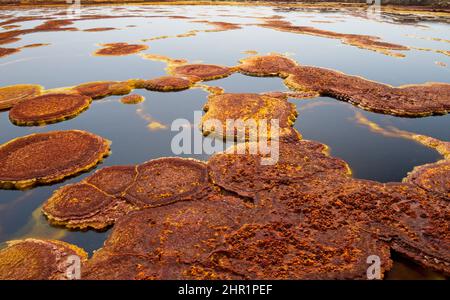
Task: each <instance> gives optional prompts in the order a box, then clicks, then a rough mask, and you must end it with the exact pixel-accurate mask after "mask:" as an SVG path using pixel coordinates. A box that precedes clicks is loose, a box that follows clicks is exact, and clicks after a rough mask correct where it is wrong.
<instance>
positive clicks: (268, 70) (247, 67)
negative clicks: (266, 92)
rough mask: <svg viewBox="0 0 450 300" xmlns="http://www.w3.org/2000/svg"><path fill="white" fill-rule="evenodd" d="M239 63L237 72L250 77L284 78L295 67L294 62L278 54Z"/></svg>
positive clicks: (256, 57)
mask: <svg viewBox="0 0 450 300" xmlns="http://www.w3.org/2000/svg"><path fill="white" fill-rule="evenodd" d="M240 63H241V64H240V65H239V66H238V70H239V72H241V73H243V74H246V75H250V76H280V77H286V76H287V75H289V73H290V72H291V71H292V70H293V69H294V68H295V67H296V66H297V63H296V62H295V61H293V60H291V59H289V58H287V57H285V56H282V55H278V54H270V55H266V56H251V57H248V58H245V59H242V60H240Z"/></svg>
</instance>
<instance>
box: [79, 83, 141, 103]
mask: <svg viewBox="0 0 450 300" xmlns="http://www.w3.org/2000/svg"><path fill="white" fill-rule="evenodd" d="M133 88H134V86H132V85H131V83H130V82H118V81H95V82H87V83H83V84H80V85H77V86H75V87H73V88H72V89H73V90H74V91H75V92H77V93H79V94H81V95H84V96H88V97H91V98H92V99H100V98H104V97H107V96H111V95H126V94H129V93H130V92H131V91H132V90H133Z"/></svg>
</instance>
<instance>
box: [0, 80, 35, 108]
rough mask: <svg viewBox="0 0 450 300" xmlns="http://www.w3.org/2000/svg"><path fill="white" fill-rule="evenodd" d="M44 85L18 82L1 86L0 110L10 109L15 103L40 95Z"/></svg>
mask: <svg viewBox="0 0 450 300" xmlns="http://www.w3.org/2000/svg"><path fill="white" fill-rule="evenodd" d="M41 93H42V86H40V85H37V84H18V85H9V86H4V87H0V111H1V110H4V109H9V108H11V107H13V106H14V105H15V104H17V103H19V102H21V101H23V100H26V99H30V98H33V97H35V96H38V95H40V94H41Z"/></svg>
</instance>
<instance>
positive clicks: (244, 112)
mask: <svg viewBox="0 0 450 300" xmlns="http://www.w3.org/2000/svg"><path fill="white" fill-rule="evenodd" d="M204 110H205V112H206V113H205V115H204V116H203V117H202V123H201V126H202V130H203V132H204V134H205V135H207V134H210V133H213V134H214V135H217V136H221V137H223V138H227V137H233V136H235V137H237V138H239V139H242V138H246V139H249V138H250V136H251V134H254V135H257V136H261V137H266V138H267V137H269V136H270V135H271V131H270V128H271V127H270V126H271V125H270V122H271V120H273V119H276V120H278V125H279V128H280V132H279V136H286V135H289V134H291V133H292V125H293V124H294V121H295V119H296V117H297V111H296V108H295V105H294V104H292V103H289V102H287V100H286V99H279V98H273V97H269V96H265V95H259V94H228V93H225V94H221V95H211V96H210V97H209V99H208V102H207V103H206V105H205V106H204ZM227 120H242V121H243V122H246V121H248V122H251V123H252V124H250V125H256V126H258V125H260V124H259V123H260V122H264V124H265V125H267V132H266V133H264V132H263V131H262V130H261V131H257V129H258V128H256V127H255V126H253V127H254V128H253V127H249V130H248V132H244V131H242V130H240V129H239V124H235V125H232V124H231V125H229V126H227ZM216 121H220V122H221V124H220V125H221V126H218V125H219V124H216ZM268 123H269V124H268ZM273 136H274V137H275V138H277V136H275V135H273Z"/></svg>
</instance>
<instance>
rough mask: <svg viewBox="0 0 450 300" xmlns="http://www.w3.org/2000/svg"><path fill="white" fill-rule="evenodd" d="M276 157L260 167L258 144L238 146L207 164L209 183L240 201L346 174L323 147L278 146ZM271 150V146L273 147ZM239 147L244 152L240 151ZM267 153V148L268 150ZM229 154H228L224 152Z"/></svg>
mask: <svg viewBox="0 0 450 300" xmlns="http://www.w3.org/2000/svg"><path fill="white" fill-rule="evenodd" d="M276 145H277V147H278V151H279V152H278V155H279V156H278V157H277V156H276V152H275V153H273V156H274V157H273V158H272V159H273V163H272V160H268V161H267V162H265V163H264V161H263V160H262V159H263V158H270V155H268V154H264V152H263V151H266V150H265V148H262V149H263V150H261V147H264V146H262V145H261V144H257V143H250V144H248V143H247V144H240V145H238V146H237V147H235V148H234V149H232V150H233V153H218V154H215V155H213V156H212V157H211V158H210V159H209V160H208V170H209V175H210V177H211V179H212V181H213V182H214V183H215V184H217V185H219V186H220V187H222V188H224V189H226V190H229V191H232V192H235V193H237V194H239V195H241V196H244V197H253V196H255V193H256V192H258V191H261V190H265V189H268V190H270V189H271V188H272V187H274V186H276V185H278V184H286V183H289V182H295V181H307V180H311V178H313V177H315V176H319V175H323V174H326V173H331V174H334V175H335V177H336V178H339V177H347V176H348V175H349V174H350V169H349V167H348V165H347V164H346V163H345V162H344V161H342V160H340V159H337V158H333V157H330V156H328V154H327V153H326V151H325V150H326V147H325V146H324V145H322V144H320V143H316V142H312V141H298V142H291V143H286V142H281V141H280V142H278V143H277V144H276ZM274 146H275V145H274ZM242 147H245V148H246V149H243V150H241V148H242ZM268 149H269V150H270V149H271V147H270V146H269V148H268ZM275 149H276V148H273V149H272V151H277V150H275ZM227 151H229V150H227ZM251 151H253V152H251Z"/></svg>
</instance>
